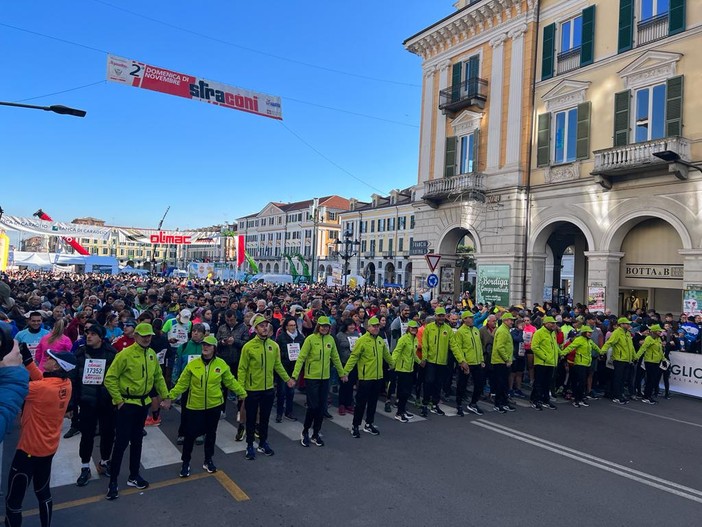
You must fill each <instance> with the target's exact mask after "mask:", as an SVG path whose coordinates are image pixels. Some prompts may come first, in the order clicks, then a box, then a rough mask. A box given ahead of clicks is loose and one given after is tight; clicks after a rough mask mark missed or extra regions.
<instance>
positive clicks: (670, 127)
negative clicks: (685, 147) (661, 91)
mask: <svg viewBox="0 0 702 527" xmlns="http://www.w3.org/2000/svg"><path fill="white" fill-rule="evenodd" d="M682 112H683V76H682V75H680V76H678V77H672V78H670V79H668V82H667V87H666V101H665V135H666V137H672V136H676V135H682Z"/></svg>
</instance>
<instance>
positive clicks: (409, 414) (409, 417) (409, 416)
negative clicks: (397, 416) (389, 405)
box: [404, 412, 414, 419]
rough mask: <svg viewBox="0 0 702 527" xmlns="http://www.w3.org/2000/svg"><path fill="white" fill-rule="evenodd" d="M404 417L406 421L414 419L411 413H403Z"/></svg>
mask: <svg viewBox="0 0 702 527" xmlns="http://www.w3.org/2000/svg"><path fill="white" fill-rule="evenodd" d="M404 416H405V417H406V418H407V419H413V418H414V414H411V413H409V412H405V413H404Z"/></svg>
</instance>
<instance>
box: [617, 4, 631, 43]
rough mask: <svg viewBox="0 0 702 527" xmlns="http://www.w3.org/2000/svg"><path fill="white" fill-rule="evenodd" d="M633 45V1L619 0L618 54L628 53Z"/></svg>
mask: <svg viewBox="0 0 702 527" xmlns="http://www.w3.org/2000/svg"><path fill="white" fill-rule="evenodd" d="M633 44H634V0H619V39H618V45H617V50H618V52H619V53H622V52H624V51H629V50H630V49H631V47H632V46H633Z"/></svg>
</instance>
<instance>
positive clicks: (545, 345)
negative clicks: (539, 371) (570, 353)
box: [531, 326, 559, 366]
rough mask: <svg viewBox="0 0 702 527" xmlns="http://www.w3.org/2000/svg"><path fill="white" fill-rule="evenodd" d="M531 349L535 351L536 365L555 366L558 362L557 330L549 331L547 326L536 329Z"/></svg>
mask: <svg viewBox="0 0 702 527" xmlns="http://www.w3.org/2000/svg"><path fill="white" fill-rule="evenodd" d="M531 351H533V352H534V365H535V366H555V365H556V364H558V352H559V350H558V342H557V341H556V333H555V331H554V332H552V331H549V330H548V329H546V326H541V327H540V328H539V329H537V330H536V332H535V333H534V336H533V337H532V338H531Z"/></svg>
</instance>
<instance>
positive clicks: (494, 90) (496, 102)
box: [487, 34, 521, 171]
mask: <svg viewBox="0 0 702 527" xmlns="http://www.w3.org/2000/svg"><path fill="white" fill-rule="evenodd" d="M505 40H507V34H502V35H499V36H497V37H495V38H493V39H492V40H491V41H490V45H491V46H492V73H491V76H490V102H489V105H490V113H489V114H488V119H489V122H488V152H487V170H488V171H490V170H497V169H498V168H499V165H500V139H501V133H502V79H503V70H504V54H505V53H504V51H505V48H504V45H503V44H504V43H505ZM519 106H520V108H521V104H520V105H519Z"/></svg>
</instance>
